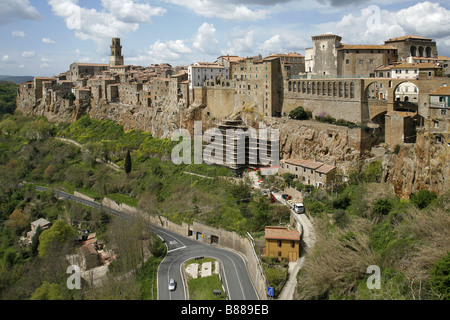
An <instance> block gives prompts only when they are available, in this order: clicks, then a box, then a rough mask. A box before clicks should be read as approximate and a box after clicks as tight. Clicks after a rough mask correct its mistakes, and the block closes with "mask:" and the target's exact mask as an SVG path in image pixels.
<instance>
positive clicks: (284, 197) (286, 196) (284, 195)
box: [281, 194, 292, 200]
mask: <svg viewBox="0 0 450 320" xmlns="http://www.w3.org/2000/svg"><path fill="white" fill-rule="evenodd" d="M281 198H283V199H284V200H291V199H292V197H291V196H290V195H288V194H283V195H281Z"/></svg>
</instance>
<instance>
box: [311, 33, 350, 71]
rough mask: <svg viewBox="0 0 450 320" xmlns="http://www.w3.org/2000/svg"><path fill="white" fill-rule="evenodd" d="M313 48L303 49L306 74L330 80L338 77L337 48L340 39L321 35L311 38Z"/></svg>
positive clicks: (332, 35)
mask: <svg viewBox="0 0 450 320" xmlns="http://www.w3.org/2000/svg"><path fill="white" fill-rule="evenodd" d="M312 40H313V47H312V48H307V49H305V59H306V60H305V68H306V72H309V73H311V74H314V75H324V76H328V77H331V78H336V77H337V76H338V48H339V47H340V46H341V40H342V37H340V36H338V35H335V34H323V35H318V36H314V37H312Z"/></svg>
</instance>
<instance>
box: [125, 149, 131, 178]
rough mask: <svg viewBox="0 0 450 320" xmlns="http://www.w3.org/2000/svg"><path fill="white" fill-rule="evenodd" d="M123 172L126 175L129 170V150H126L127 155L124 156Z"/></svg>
mask: <svg viewBox="0 0 450 320" xmlns="http://www.w3.org/2000/svg"><path fill="white" fill-rule="evenodd" d="M124 169H125V173H126V174H127V175H128V174H130V172H131V155H130V150H127V155H126V157H125V166H124Z"/></svg>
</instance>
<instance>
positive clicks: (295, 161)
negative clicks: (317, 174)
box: [284, 159, 323, 170]
mask: <svg viewBox="0 0 450 320" xmlns="http://www.w3.org/2000/svg"><path fill="white" fill-rule="evenodd" d="M284 162H286V163H289V164H293V165H296V166H301V167H305V168H309V169H314V170H315V169H317V168H320V167H321V166H323V163H320V162H315V161H310V160H299V159H288V160H285V161H284Z"/></svg>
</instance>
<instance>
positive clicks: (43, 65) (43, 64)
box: [40, 63, 50, 69]
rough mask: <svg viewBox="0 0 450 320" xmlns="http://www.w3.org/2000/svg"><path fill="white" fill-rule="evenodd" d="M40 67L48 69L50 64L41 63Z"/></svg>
mask: <svg viewBox="0 0 450 320" xmlns="http://www.w3.org/2000/svg"><path fill="white" fill-rule="evenodd" d="M40 68H41V69H48V68H50V65H49V64H48V63H41V65H40Z"/></svg>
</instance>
